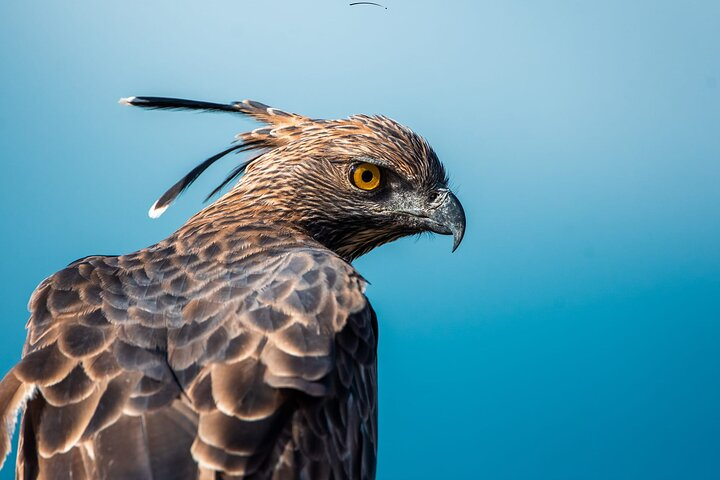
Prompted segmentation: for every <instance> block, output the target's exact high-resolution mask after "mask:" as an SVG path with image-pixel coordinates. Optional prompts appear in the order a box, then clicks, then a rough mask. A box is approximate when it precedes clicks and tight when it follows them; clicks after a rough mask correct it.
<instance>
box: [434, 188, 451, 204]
mask: <svg viewBox="0 0 720 480" xmlns="http://www.w3.org/2000/svg"><path fill="white" fill-rule="evenodd" d="M447 192H448V190H447V188H438V189H437V190H435V191H434V192H432V193H431V194H430V202H431V203H437V202H439V201H441V199H442V198H444V197H445V195H447Z"/></svg>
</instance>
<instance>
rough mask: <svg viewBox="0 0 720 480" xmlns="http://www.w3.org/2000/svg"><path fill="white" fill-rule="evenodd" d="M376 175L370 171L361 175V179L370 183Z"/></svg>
mask: <svg viewBox="0 0 720 480" xmlns="http://www.w3.org/2000/svg"><path fill="white" fill-rule="evenodd" d="M374 176H375V175H373V173H372V172H371V171H370V170H365V171H364V172H362V173H361V174H360V178H362V181H363V182H365V183H370V182H371V181H372V179H373V177H374Z"/></svg>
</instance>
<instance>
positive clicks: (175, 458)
mask: <svg viewBox="0 0 720 480" xmlns="http://www.w3.org/2000/svg"><path fill="white" fill-rule="evenodd" d="M121 103H123V104H125V105H130V106H136V107H141V108H146V109H160V110H162V109H164V110H200V111H210V112H212V111H217V112H228V113H231V114H236V115H239V116H243V117H249V118H250V119H253V120H255V121H258V122H260V123H261V124H262V126H261V127H259V128H257V129H255V130H252V131H249V132H246V133H241V134H239V135H237V137H236V140H235V142H234V144H233V145H232V146H231V147H230V148H228V149H226V150H224V151H222V152H220V153H218V154H217V155H213V156H212V157H210V158H208V159H207V160H206V161H204V162H202V163H201V164H199V165H198V166H197V167H195V168H194V169H193V170H192V171H190V172H189V173H188V174H187V175H186V176H185V177H183V178H182V179H181V180H180V181H179V182H177V183H176V184H174V185H173V186H172V187H171V188H170V189H169V190H168V191H167V192H166V193H165V194H164V195H162V196H161V197H160V198H159V199H158V201H157V202H155V203H154V204H153V206H152V208H151V209H150V212H149V214H150V216H151V217H157V216H159V215H161V214H162V213H163V212H164V211H165V210H166V209H167V208H168V207H169V205H170V204H171V203H172V202H173V201H174V200H175V199H176V198H177V197H178V195H180V194H181V193H182V192H183V191H184V190H185V189H187V188H188V187H189V186H190V185H191V184H192V183H193V181H194V180H195V179H196V178H198V176H199V175H200V174H202V173H203V171H204V170H205V169H207V168H208V167H209V166H210V165H211V164H213V163H214V162H216V161H217V160H218V159H220V158H221V157H223V156H224V155H227V154H229V153H231V152H236V153H237V152H242V151H244V152H250V157H249V159H247V160H245V161H243V162H240V164H239V165H238V166H236V167H235V168H234V169H233V170H232V171H231V172H230V174H229V175H228V177H227V178H226V179H225V181H224V182H222V183H221V184H220V186H219V187H218V189H216V191H219V190H221V189H222V188H223V187H224V186H226V185H228V184H230V183H233V182H234V183H233V185H232V187H231V188H230V189H228V190H227V192H226V193H225V194H224V195H222V196H221V197H219V198H218V199H217V200H215V201H214V202H212V203H209V204H208V205H207V206H206V207H205V208H203V209H202V210H200V211H199V212H198V213H196V214H195V215H193V216H192V217H190V219H189V220H187V222H186V223H185V224H183V225H182V226H181V227H180V228H179V229H178V230H177V231H175V232H174V233H172V234H171V235H169V236H168V237H167V238H165V239H164V240H162V241H160V242H158V243H156V244H154V245H151V246H149V247H147V248H144V249H140V250H138V251H135V252H133V253H128V254H124V255H117V256H109V255H92V256H88V257H85V258H82V259H79V260H77V261H75V262H73V263H70V264H69V265H68V266H67V267H66V268H63V269H62V270H60V271H58V272H56V273H55V274H53V275H51V276H50V277H48V278H47V279H45V280H44V281H42V282H41V283H40V284H39V286H38V287H37V289H36V290H35V291H34V292H33V294H32V296H31V298H30V301H29V305H28V309H29V311H30V318H29V320H28V323H27V340H26V342H25V345H24V348H23V352H22V358H21V359H20V360H19V361H18V363H17V364H15V365H14V366H13V367H12V368H11V369H10V371H9V372H8V373H7V374H6V376H5V377H4V378H3V380H2V382H0V417H1V419H2V423H0V462H4V461H5V458H6V457H7V455H8V453H9V451H10V449H11V437H12V434H13V431H14V429H15V427H16V426H17V428H18V433H19V441H18V446H17V461H16V475H17V478H21V479H52V480H57V479H96V478H97V479H155V480H160V479H162V480H165V479H178V480H181V479H182V480H184V479H202V480H204V479H216V480H220V479H223V480H230V479H256V480H261V479H268V480H270V479H272V480H284V479H312V480H323V479H325V480H329V479H334V480H342V479H353V480H355V479H359V480H372V479H374V478H375V475H376V459H377V450H378V394H377V384H378V378H377V344H378V320H377V317H376V314H375V312H374V310H373V308H372V306H371V304H370V301H369V300H368V298H367V296H366V286H367V284H368V282H367V281H366V280H365V279H364V278H363V277H362V276H361V274H360V273H359V272H358V271H356V269H355V267H354V266H353V264H352V262H353V261H354V260H355V259H357V258H358V257H359V256H361V255H363V254H365V253H367V252H369V251H370V250H372V249H373V248H375V247H378V246H380V245H382V244H385V243H388V242H391V241H393V240H395V239H398V238H401V237H405V236H408V235H417V234H423V233H426V232H434V233H438V234H444V235H452V236H453V251H454V250H455V249H456V248H457V247H458V245H459V244H460V242H461V241H462V239H463V235H464V232H465V222H466V220H465V212H464V210H463V207H462V205H461V203H460V201H459V200H458V198H457V197H456V196H455V194H454V193H453V192H452V191H451V189H450V188H449V187H448V176H447V174H446V170H445V168H444V167H443V165H442V163H441V162H440V160H439V159H438V156H437V155H436V153H435V152H434V151H433V149H432V148H431V147H430V145H429V143H428V142H427V141H426V140H425V139H424V138H422V137H421V136H419V135H418V134H416V133H414V132H413V131H412V130H410V129H409V128H407V127H405V126H403V125H401V124H400V123H398V122H396V121H394V120H392V119H390V118H388V117H385V116H379V115H353V116H349V117H347V118H344V119H339V120H323V119H314V118H310V117H307V116H303V115H299V114H295V113H289V112H286V111H283V110H279V109H276V108H272V107H269V106H267V105H264V104H262V103H260V102H256V101H250V100H243V101H240V102H232V103H227V104H224V103H213V102H201V101H194V100H184V99H177V98H165V97H129V98H125V99H122V100H121ZM238 178H239V179H238ZM236 179H237V180H236ZM214 193H216V192H214ZM20 413H21V414H22V415H21V420H20V422H19V424H18V425H15V423H16V419H17V417H18V416H19V414H20Z"/></svg>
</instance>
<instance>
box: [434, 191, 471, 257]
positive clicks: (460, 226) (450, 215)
mask: <svg viewBox="0 0 720 480" xmlns="http://www.w3.org/2000/svg"><path fill="white" fill-rule="evenodd" d="M428 213H429V215H428V216H427V217H426V218H427V220H428V222H427V225H428V228H429V229H430V230H432V231H433V232H435V233H439V234H442V235H452V236H453V249H452V251H453V252H454V251H455V250H457V248H458V246H460V242H462V239H463V236H464V235H465V210H463V207H462V205H461V204H460V200H458V199H457V197H456V196H455V195H454V194H453V193H452V192H451V191H450V190H447V191H446V193H445V195H444V198H443V197H441V203H440V204H439V205H437V206H436V207H434V208H432V209H431V210H430V211H429V212H428Z"/></svg>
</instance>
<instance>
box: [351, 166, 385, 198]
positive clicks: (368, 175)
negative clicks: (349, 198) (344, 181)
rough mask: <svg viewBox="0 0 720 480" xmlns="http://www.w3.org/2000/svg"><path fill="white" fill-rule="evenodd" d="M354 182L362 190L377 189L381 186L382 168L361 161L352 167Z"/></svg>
mask: <svg viewBox="0 0 720 480" xmlns="http://www.w3.org/2000/svg"><path fill="white" fill-rule="evenodd" d="M352 182H353V183H354V184H355V186H356V187H358V188H359V189H361V190H368V191H370V190H375V189H376V188H378V187H379V186H380V168H378V166H377V165H373V164H372V163H361V164H359V165H356V166H355V167H353V169H352Z"/></svg>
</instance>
